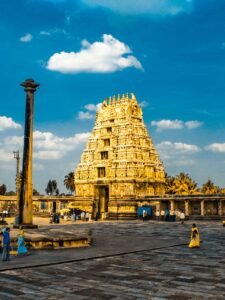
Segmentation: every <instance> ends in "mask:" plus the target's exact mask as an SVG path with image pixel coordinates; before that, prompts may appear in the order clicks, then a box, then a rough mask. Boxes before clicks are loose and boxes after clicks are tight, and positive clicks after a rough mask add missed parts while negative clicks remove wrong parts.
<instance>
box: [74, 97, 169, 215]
mask: <svg viewBox="0 0 225 300" xmlns="http://www.w3.org/2000/svg"><path fill="white" fill-rule="evenodd" d="M164 185H165V172H164V169H163V165H162V163H161V161H160V159H159V157H158V154H157V152H156V150H155V148H154V145H153V142H152V140H151V138H150V136H149V134H148V132H147V129H146V126H145V124H144V121H143V116H142V109H141V107H140V105H139V104H138V102H137V100H136V98H135V96H134V94H131V95H128V94H127V95H123V96H122V97H121V98H120V97H119V96H118V97H117V98H116V97H115V96H114V97H112V98H111V97H110V98H109V99H107V100H104V101H103V103H102V107H101V109H100V110H99V111H98V112H97V114H96V121H95V126H94V128H93V130H92V132H91V134H90V137H89V139H88V142H87V145H86V148H85V150H84V151H83V153H82V156H81V160H80V163H79V164H78V166H77V168H76V170H75V186H76V200H75V203H74V204H75V206H76V207H79V208H81V209H84V210H87V211H89V212H92V213H93V215H94V216H95V215H96V214H98V215H99V216H101V217H102V216H103V215H105V213H108V216H109V217H111V218H113V217H114V218H115V216H117V217H118V215H119V217H124V218H132V217H135V216H136V211H137V203H138V199H140V198H143V197H148V196H154V195H160V196H162V195H164V193H165V189H164Z"/></svg>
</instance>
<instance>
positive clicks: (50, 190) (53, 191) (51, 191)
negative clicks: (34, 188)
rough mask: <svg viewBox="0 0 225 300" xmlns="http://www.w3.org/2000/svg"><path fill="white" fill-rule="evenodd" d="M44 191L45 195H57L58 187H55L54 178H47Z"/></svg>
mask: <svg viewBox="0 0 225 300" xmlns="http://www.w3.org/2000/svg"><path fill="white" fill-rule="evenodd" d="M45 192H46V194H47V195H50V196H58V195H59V189H58V187H57V182H56V180H55V179H53V180H49V182H48V184H47V187H46V189H45Z"/></svg>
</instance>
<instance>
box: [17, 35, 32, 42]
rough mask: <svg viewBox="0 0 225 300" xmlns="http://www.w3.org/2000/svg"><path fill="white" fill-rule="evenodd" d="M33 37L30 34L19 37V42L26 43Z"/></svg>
mask: <svg viewBox="0 0 225 300" xmlns="http://www.w3.org/2000/svg"><path fill="white" fill-rule="evenodd" d="M32 38H33V36H32V34H30V33H27V34H25V35H24V36H21V38H20V41H21V42H23V43H28V42H30V41H31V40H32Z"/></svg>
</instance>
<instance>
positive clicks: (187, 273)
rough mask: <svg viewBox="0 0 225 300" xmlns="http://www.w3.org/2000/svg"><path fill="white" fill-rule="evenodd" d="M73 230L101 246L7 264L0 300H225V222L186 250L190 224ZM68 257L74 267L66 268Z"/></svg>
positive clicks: (204, 229)
mask: <svg viewBox="0 0 225 300" xmlns="http://www.w3.org/2000/svg"><path fill="white" fill-rule="evenodd" d="M69 226H79V227H81V228H90V229H92V234H93V237H94V245H93V246H92V247H90V248H85V249H74V250H56V251H43V252H40V251H37V252H34V253H32V254H31V256H30V257H24V258H12V260H11V261H10V262H9V263H4V264H3V263H0V267H1V270H2V271H0V299H3V300H4V299H15V298H16V299H25V300H26V299H78V300H79V299H96V300H101V299H106V300H107V299H109V300H110V299H112V300H119V299H122V300H123V299H124V300H126V299H131V300H132V299H140V300H141V299H153V300H163V299H175V300H176V299H177V300H186V299H225V251H224V250H225V228H223V227H222V225H221V223H212V222H211V223H207V222H201V223H200V224H199V226H198V227H199V230H200V234H201V240H202V245H201V248H200V249H189V248H188V247H187V245H185V243H188V241H189V235H190V228H191V223H186V224H185V225H184V226H182V225H181V224H178V223H161V222H160V223H156V222H146V223H142V222H138V221H134V222H105V223H92V224H89V223H88V224H86V223H85V224H79V225H78V224H76V225H66V228H65V230H69ZM175 245H176V246H175ZM171 246H175V247H171ZM156 248H157V249H156ZM141 249H142V250H146V251H139V250H141ZM82 250H83V251H82ZM133 250H135V251H139V252H135V253H132V251H133ZM124 252H130V253H129V254H122V253H124ZM120 253H121V254H120ZM113 254H118V255H117V256H112V255H113ZM101 255H104V256H105V257H101ZM106 255H108V257H107V256H106ZM110 255H111V256H110ZM57 257H58V260H57ZM68 258H70V259H71V260H73V261H72V262H68V263H66V262H64V263H63V261H68V260H69V259H68ZM38 261H39V265H40V264H42V263H43V262H47V261H48V262H49V263H51V262H52V263H57V262H61V263H59V264H53V265H48V266H38V264H37V262H38ZM20 266H23V267H25V268H23V269H15V268H16V267H20ZM7 268H8V270H6V269H7Z"/></svg>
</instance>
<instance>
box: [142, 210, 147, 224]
mask: <svg viewBox="0 0 225 300" xmlns="http://www.w3.org/2000/svg"><path fill="white" fill-rule="evenodd" d="M146 218H147V211H146V210H145V209H144V210H143V212H142V220H143V222H144V221H145V220H146Z"/></svg>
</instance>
